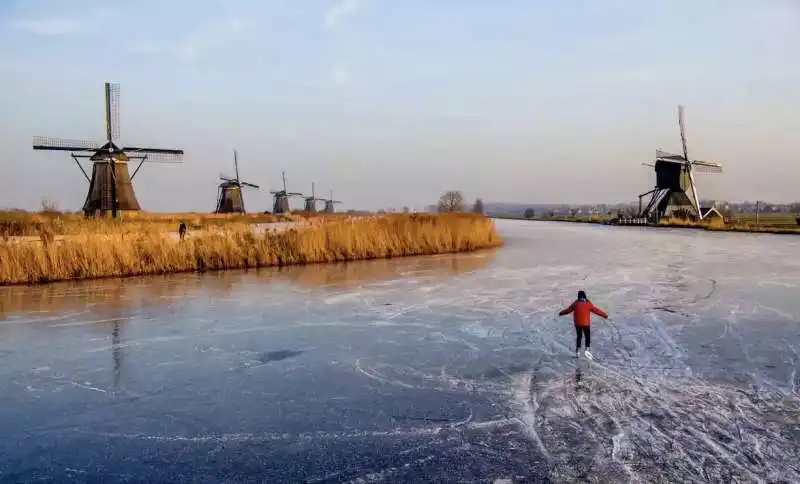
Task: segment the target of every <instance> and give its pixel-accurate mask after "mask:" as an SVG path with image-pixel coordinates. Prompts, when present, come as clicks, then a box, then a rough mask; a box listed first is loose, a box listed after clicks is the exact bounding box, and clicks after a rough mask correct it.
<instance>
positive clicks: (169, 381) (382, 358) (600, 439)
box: [0, 221, 800, 483]
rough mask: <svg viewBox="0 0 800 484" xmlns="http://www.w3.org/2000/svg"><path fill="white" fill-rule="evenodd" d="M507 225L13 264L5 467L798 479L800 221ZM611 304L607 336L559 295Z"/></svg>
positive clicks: (5, 335)
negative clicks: (270, 255)
mask: <svg viewBox="0 0 800 484" xmlns="http://www.w3.org/2000/svg"><path fill="white" fill-rule="evenodd" d="M498 226H499V228H500V229H501V231H502V233H503V235H504V237H505V238H506V241H507V245H506V247H504V248H503V249H501V250H499V251H492V252H484V253H477V254H462V255H447V256H436V257H425V258H415V259H400V260H393V261H374V262H367V263H354V264H347V265H338V266H308V267H302V268H291V269H283V270H261V271H251V272H220V273H209V274H204V275H196V274H195V275H180V276H170V277H153V278H140V279H128V280H114V281H95V282H85V283H72V284H54V285H48V286H42V287H33V288H20V287H16V288H2V289H0V426H2V428H3V437H4V438H3V439H2V440H0V455H2V456H3V458H2V459H0V480H4V481H9V482H19V481H32V480H37V479H40V480H52V481H59V480H71V481H82V480H86V481H92V480H97V479H99V478H100V477H103V478H104V480H105V481H107V482H113V481H138V482H154V481H172V482H181V481H192V480H200V481H205V480H207V481H209V482H219V481H221V480H224V479H230V480H233V481H259V482H265V481H266V482H373V481H382V480H385V481H392V482H398V481H399V482H424V481H437V480H439V481H441V480H444V481H450V482H453V481H457V482H522V481H527V482H541V481H542V480H549V481H551V482H575V481H585V480H589V481H594V482H647V483H651V482H781V481H783V482H798V481H800V464H798V463H797V462H798V457H800V456H798V453H799V452H800V451H799V450H798V449H800V390H798V387H799V386H800V375H798V373H799V372H798V368H799V367H800V364H799V363H798V360H799V359H800V298H798V297H797V294H800V292H798V289H800V287H799V286H800V260H798V258H797V257H796V254H797V253H798V249H800V241H798V239H796V238H794V237H781V236H771V235H746V234H716V233H708V232H699V231H681V230H651V229H642V228H636V227H616V228H612V227H600V226H584V225H577V224H558V223H530V222H515V221H501V222H498ZM578 289H585V290H586V291H587V292H588V293H589V296H590V298H591V299H592V300H593V301H594V302H595V303H596V304H598V305H599V306H601V307H603V308H604V309H606V310H607V311H609V312H610V313H611V315H612V319H611V320H610V321H603V320H597V321H595V323H594V325H593V329H592V350H593V352H594V354H595V356H596V360H595V361H593V362H589V361H586V360H582V359H579V360H576V359H575V358H573V345H574V331H573V329H572V327H571V323H570V321H569V319H568V318H560V319H559V318H556V317H555V313H556V312H557V311H558V310H559V309H561V308H562V307H564V306H565V305H567V304H568V303H569V302H570V301H571V299H572V298H573V297H574V295H575V293H576V291H577V290H578Z"/></svg>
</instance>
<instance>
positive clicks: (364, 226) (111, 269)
mask: <svg viewBox="0 0 800 484" xmlns="http://www.w3.org/2000/svg"><path fill="white" fill-rule="evenodd" d="M320 221H322V222H320ZM314 222H316V223H310V224H306V225H301V226H298V227H293V228H290V229H288V230H284V231H280V232H270V233H259V232H257V231H254V230H252V228H251V227H249V226H248V225H245V224H227V225H221V226H219V227H218V228H217V230H215V231H213V232H212V231H206V232H201V233H200V234H193V236H192V237H187V238H186V239H185V240H183V241H181V240H179V239H178V238H176V237H174V236H171V235H168V234H166V233H159V232H157V231H143V232H141V233H132V232H131V231H130V227H126V226H125V225H120V226H119V229H118V230H117V231H114V230H112V229H111V228H109V227H108V226H104V227H105V228H106V230H105V231H104V232H101V233H85V232H81V233H78V234H76V235H72V236H70V237H66V238H64V239H62V240H58V241H53V242H49V241H50V240H51V239H49V238H47V237H42V241H43V242H41V243H40V242H32V243H12V242H7V243H2V242H0V285H9V284H30V283H42V282H52V281H63V280H73V279H95V278H101V277H122V276H133V275H144V274H166V273H175V272H190V271H205V270H217V269H240V268H251V267H267V266H284V265H294V264H312V263H321V262H336V261H351V260H364V259H376V258H387V257H401V256H411V255H426V254H442V253H453V252H466V251H472V250H477V249H481V248H489V247H497V246H499V245H502V239H501V238H500V236H499V235H498V234H497V232H496V230H495V227H494V223H493V222H492V220H491V219H489V218H487V217H484V216H479V215H472V214H439V215H433V214H410V215H406V214H398V215H385V216H384V215H382V216H372V217H363V218H354V217H338V218H337V217H327V218H320V219H315V220H314Z"/></svg>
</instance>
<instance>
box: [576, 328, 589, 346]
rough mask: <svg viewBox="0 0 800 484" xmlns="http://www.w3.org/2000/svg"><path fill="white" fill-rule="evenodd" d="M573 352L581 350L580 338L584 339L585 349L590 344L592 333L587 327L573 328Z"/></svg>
mask: <svg viewBox="0 0 800 484" xmlns="http://www.w3.org/2000/svg"><path fill="white" fill-rule="evenodd" d="M575 336H576V338H575V351H577V350H579V349H581V337H582V336H585V337H586V347H587V348H588V347H589V346H591V344H592V332H591V331H590V330H589V326H575Z"/></svg>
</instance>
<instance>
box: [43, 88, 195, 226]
mask: <svg viewBox="0 0 800 484" xmlns="http://www.w3.org/2000/svg"><path fill="white" fill-rule="evenodd" d="M105 104H106V113H105V114H106V139H105V141H90V140H69V139H58V138H47V137H43V136H36V137H34V138H33V149H34V150H47V151H69V152H71V153H70V156H72V159H73V160H75V163H76V164H77V165H78V168H80V169H81V172H83V176H84V177H85V178H86V181H88V182H89V192H88V193H87V195H86V201H85V202H84V204H83V212H84V214H85V215H87V216H90V215H97V214H100V215H106V214H107V213H108V212H109V211H111V216H112V217H114V218H116V217H117V214H118V211H120V210H123V211H129V210H130V211H134V210H140V209H141V208H140V206H139V201H138V200H137V199H136V194H135V193H134V192H133V178H134V177H135V176H136V174H137V173H138V172H139V169H140V168H141V167H142V163H144V162H145V161H148V162H166V163H174V162H179V161H180V160H181V159H182V158H183V150H172V149H162V148H142V147H138V146H125V145H122V147H120V143H119V84H112V83H109V82H106V83H105ZM79 158H88V159H89V160H91V161H92V162H93V167H92V176H91V178H90V177H89V175H88V174H87V173H86V170H84V169H83V165H81V163H80V161H78V159H79ZM130 160H138V161H139V165H138V166H137V167H136V169H135V170H134V171H133V174H129V172H128V161H130Z"/></svg>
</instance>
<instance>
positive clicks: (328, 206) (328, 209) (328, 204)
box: [323, 190, 342, 213]
mask: <svg viewBox="0 0 800 484" xmlns="http://www.w3.org/2000/svg"><path fill="white" fill-rule="evenodd" d="M323 200H324V201H325V210H324V212H325V213H334V209H333V204H334V203H342V202H340V201H339V200H334V199H333V190H331V191H330V198H327V199H323Z"/></svg>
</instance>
